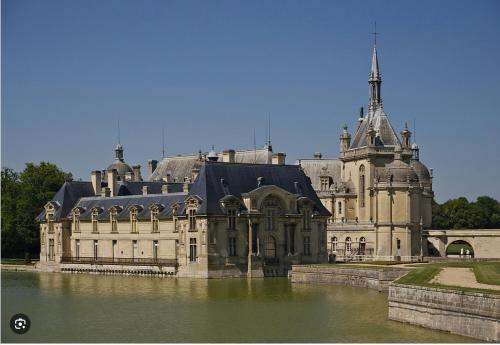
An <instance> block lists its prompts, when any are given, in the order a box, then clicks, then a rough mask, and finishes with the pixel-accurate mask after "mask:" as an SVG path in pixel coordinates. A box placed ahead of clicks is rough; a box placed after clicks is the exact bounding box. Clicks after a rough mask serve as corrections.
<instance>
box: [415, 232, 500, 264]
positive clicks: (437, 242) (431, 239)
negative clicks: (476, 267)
mask: <svg viewBox="0 0 500 345" xmlns="http://www.w3.org/2000/svg"><path fill="white" fill-rule="evenodd" d="M423 240H424V243H427V250H428V253H427V254H428V255H429V256H441V257H446V256H447V250H448V249H449V246H450V244H452V243H456V244H468V245H469V246H470V247H472V249H473V256H474V257H475V258H478V259H485V258H499V259H500V229H463V230H454V229H450V230H424V232H423Z"/></svg>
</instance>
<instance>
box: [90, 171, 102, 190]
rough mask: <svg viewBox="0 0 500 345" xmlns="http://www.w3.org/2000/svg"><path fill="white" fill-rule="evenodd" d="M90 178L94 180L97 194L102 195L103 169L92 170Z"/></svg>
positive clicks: (93, 186) (93, 183) (93, 185)
mask: <svg viewBox="0 0 500 345" xmlns="http://www.w3.org/2000/svg"><path fill="white" fill-rule="evenodd" d="M90 180H91V181H92V188H94V194H95V195H101V181H102V180H101V171H100V170H95V171H92V172H91V175H90Z"/></svg>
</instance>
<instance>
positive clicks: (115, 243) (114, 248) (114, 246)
mask: <svg viewBox="0 0 500 345" xmlns="http://www.w3.org/2000/svg"><path fill="white" fill-rule="evenodd" d="M111 250H112V255H113V261H115V258H116V257H117V256H118V241H117V240H113V242H112V245H111Z"/></svg>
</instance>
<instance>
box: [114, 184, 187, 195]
mask: <svg viewBox="0 0 500 345" xmlns="http://www.w3.org/2000/svg"><path fill="white" fill-rule="evenodd" d="M165 184H166V183H165V182H161V181H126V182H123V183H122V184H121V185H119V187H118V196H120V195H141V194H142V187H144V186H148V187H149V191H148V193H149V194H161V189H162V186H163V185H165ZM168 184H169V185H170V186H171V192H172V193H179V192H182V189H183V183H168Z"/></svg>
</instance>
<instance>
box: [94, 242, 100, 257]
mask: <svg viewBox="0 0 500 345" xmlns="http://www.w3.org/2000/svg"><path fill="white" fill-rule="evenodd" d="M98 257H99V241H98V240H94V260H96V261H97V258H98Z"/></svg>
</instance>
